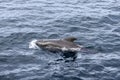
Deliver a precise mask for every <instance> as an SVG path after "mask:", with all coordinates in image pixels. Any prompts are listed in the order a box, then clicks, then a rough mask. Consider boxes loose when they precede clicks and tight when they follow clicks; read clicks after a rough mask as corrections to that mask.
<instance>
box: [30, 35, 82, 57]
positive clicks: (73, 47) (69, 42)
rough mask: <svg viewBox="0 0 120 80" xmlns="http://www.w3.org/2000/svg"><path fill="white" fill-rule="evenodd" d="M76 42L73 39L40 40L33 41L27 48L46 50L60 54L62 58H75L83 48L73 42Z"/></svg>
mask: <svg viewBox="0 0 120 80" xmlns="http://www.w3.org/2000/svg"><path fill="white" fill-rule="evenodd" d="M75 40H77V38H75V37H68V38H65V39H41V40H33V41H31V42H30V44H29V48H35V49H36V48H41V49H43V50H48V51H50V52H53V53H60V52H61V54H62V56H63V57H64V58H69V57H72V58H74V59H75V58H76V54H77V52H78V51H80V50H81V49H82V48H83V47H82V46H80V45H79V44H76V43H75V42H74V41H75Z"/></svg>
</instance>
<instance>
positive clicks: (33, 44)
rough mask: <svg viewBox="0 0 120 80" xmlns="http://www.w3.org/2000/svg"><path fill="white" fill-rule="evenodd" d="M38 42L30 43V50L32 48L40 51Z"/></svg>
mask: <svg viewBox="0 0 120 80" xmlns="http://www.w3.org/2000/svg"><path fill="white" fill-rule="evenodd" d="M36 42H37V40H36V39H35V40H32V41H31V42H30V43H29V48H32V49H38V48H39V47H38V46H37V45H36Z"/></svg>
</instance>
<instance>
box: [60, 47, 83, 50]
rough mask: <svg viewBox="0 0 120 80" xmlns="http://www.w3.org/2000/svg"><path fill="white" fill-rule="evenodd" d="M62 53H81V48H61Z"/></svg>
mask: <svg viewBox="0 0 120 80" xmlns="http://www.w3.org/2000/svg"><path fill="white" fill-rule="evenodd" d="M61 50H62V51H80V50H81V48H66V47H63V48H61Z"/></svg>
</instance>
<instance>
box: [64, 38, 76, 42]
mask: <svg viewBox="0 0 120 80" xmlns="http://www.w3.org/2000/svg"><path fill="white" fill-rule="evenodd" d="M64 40H66V41H69V42H74V41H75V40H77V38H75V37H67V38H64Z"/></svg>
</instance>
